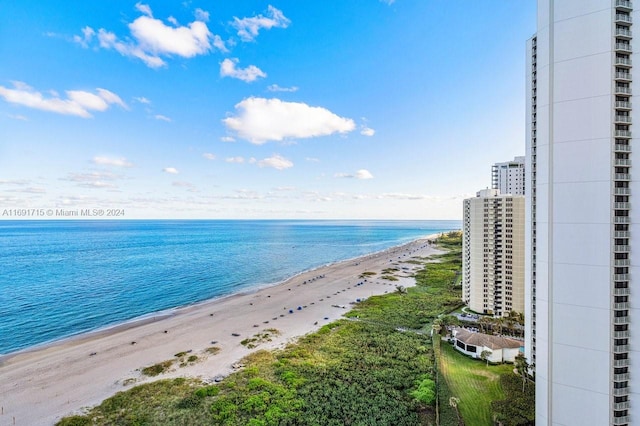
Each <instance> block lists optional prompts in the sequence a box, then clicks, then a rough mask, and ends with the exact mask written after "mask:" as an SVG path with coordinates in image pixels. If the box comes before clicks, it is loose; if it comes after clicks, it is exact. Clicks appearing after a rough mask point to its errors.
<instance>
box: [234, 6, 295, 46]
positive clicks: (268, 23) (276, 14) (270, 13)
mask: <svg viewBox="0 0 640 426" xmlns="http://www.w3.org/2000/svg"><path fill="white" fill-rule="evenodd" d="M266 15H267V16H266V17H265V16H262V15H258V16H254V17H251V18H242V19H238V18H236V17H234V18H233V22H232V23H231V25H232V26H233V27H234V28H235V29H236V30H238V36H239V37H240V39H241V40H242V41H253V40H254V39H255V38H256V37H257V36H258V33H259V32H260V30H261V29H262V28H265V29H267V30H269V29H271V28H274V27H275V28H287V27H288V26H289V24H290V23H291V21H290V20H289V19H287V17H285V16H284V14H283V13H282V11H280V10H278V9H276V8H275V7H273V6H271V5H269V7H268V9H267V13H266Z"/></svg>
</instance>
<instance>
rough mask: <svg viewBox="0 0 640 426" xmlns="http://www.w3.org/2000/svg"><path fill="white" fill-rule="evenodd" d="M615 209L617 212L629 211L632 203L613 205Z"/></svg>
mask: <svg viewBox="0 0 640 426" xmlns="http://www.w3.org/2000/svg"><path fill="white" fill-rule="evenodd" d="M613 208H614V209H616V210H629V209H630V208H631V203H627V202H620V203H613Z"/></svg>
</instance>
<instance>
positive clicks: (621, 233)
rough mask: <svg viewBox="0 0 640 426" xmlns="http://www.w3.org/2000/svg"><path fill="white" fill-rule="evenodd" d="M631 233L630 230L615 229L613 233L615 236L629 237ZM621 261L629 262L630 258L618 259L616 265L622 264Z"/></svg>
mask: <svg viewBox="0 0 640 426" xmlns="http://www.w3.org/2000/svg"><path fill="white" fill-rule="evenodd" d="M629 235H631V234H630V233H629V231H615V232H614V233H613V236H614V238H629ZM619 261H625V262H629V259H616V265H619V264H620V263H618V262H619Z"/></svg>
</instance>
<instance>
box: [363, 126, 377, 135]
mask: <svg viewBox="0 0 640 426" xmlns="http://www.w3.org/2000/svg"><path fill="white" fill-rule="evenodd" d="M360 134H361V135H365V136H373V135H375V134H376V131H375V130H373V129H372V128H370V127H367V126H363V127H362V130H360Z"/></svg>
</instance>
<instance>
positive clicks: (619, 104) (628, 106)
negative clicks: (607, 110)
mask: <svg viewBox="0 0 640 426" xmlns="http://www.w3.org/2000/svg"><path fill="white" fill-rule="evenodd" d="M616 108H625V109H631V102H627V101H616Z"/></svg>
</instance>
